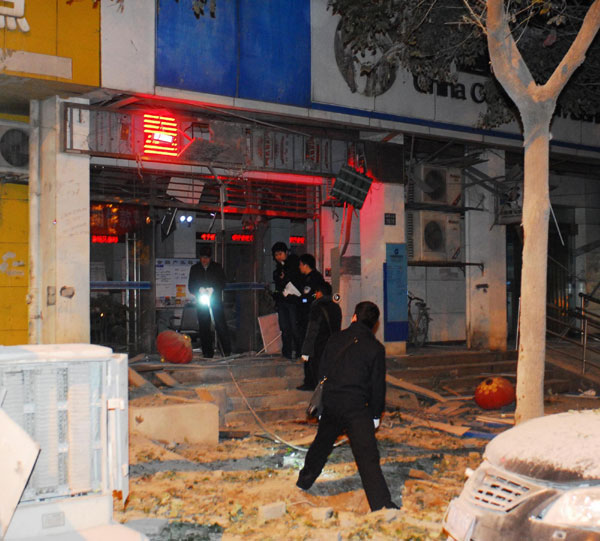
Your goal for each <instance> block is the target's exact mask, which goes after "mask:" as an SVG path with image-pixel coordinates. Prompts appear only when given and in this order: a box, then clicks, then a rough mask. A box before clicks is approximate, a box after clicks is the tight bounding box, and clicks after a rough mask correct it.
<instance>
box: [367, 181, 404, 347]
mask: <svg viewBox="0 0 600 541" xmlns="http://www.w3.org/2000/svg"><path fill="white" fill-rule="evenodd" d="M360 256H361V300H364V301H367V300H368V301H372V302H374V303H375V304H377V306H378V307H379V310H380V311H381V317H380V325H379V329H378V331H377V338H378V340H380V341H381V342H383V343H384V344H385V348H386V352H387V353H388V354H389V355H403V354H404V353H406V339H407V336H406V332H407V323H406V319H407V318H406V308H407V297H406V268H407V267H406V244H405V232H404V185H402V184H391V183H389V184H388V183H385V184H384V183H381V182H373V184H372V185H371V189H370V190H369V194H368V195H367V198H366V199H365V202H364V205H363V207H362V209H361V211H360ZM384 264H385V269H386V272H384Z"/></svg>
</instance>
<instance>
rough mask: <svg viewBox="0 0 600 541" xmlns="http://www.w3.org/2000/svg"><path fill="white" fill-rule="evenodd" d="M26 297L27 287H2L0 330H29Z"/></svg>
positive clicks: (0, 294) (0, 292) (0, 295)
mask: <svg viewBox="0 0 600 541" xmlns="http://www.w3.org/2000/svg"><path fill="white" fill-rule="evenodd" d="M26 297H27V288H26V287H0V330H2V331H13V330H18V329H21V330H23V329H24V330H27V298H26Z"/></svg>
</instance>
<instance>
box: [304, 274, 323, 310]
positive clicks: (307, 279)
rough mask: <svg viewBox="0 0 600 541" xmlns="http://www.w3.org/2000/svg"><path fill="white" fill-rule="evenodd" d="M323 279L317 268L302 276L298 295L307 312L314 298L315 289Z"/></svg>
mask: <svg viewBox="0 0 600 541" xmlns="http://www.w3.org/2000/svg"><path fill="white" fill-rule="evenodd" d="M324 281H325V279H324V278H323V275H322V274H321V273H320V272H319V271H318V270H314V269H313V270H312V271H310V272H309V273H308V274H307V275H305V276H304V284H303V286H302V289H301V290H300V293H302V296H301V297H300V299H301V301H302V304H303V305H304V306H305V307H306V309H307V312H308V307H309V306H310V304H311V303H312V302H313V301H314V300H315V293H316V291H317V287H319V286H320V285H321V284H322V283H323V282H324Z"/></svg>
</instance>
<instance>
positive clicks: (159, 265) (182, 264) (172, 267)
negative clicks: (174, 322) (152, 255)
mask: <svg viewBox="0 0 600 541" xmlns="http://www.w3.org/2000/svg"><path fill="white" fill-rule="evenodd" d="M197 262H198V260H197V259H191V258H174V259H157V260H156V266H155V272H154V277H155V284H156V307H157V308H170V307H174V308H177V307H183V306H184V305H185V304H186V303H187V302H193V301H194V297H193V296H192V294H191V293H190V292H189V291H188V288H187V284H188V278H189V275H190V268H191V266H192V265H193V264H194V263H197Z"/></svg>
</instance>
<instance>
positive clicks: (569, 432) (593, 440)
mask: <svg viewBox="0 0 600 541" xmlns="http://www.w3.org/2000/svg"><path fill="white" fill-rule="evenodd" d="M467 475H469V478H468V480H467V482H466V483H465V486H464V488H463V491H462V493H461V494H460V496H459V497H458V498H455V499H454V500H452V501H451V502H450V505H449V507H448V510H447V512H446V517H445V519H444V530H445V531H446V533H447V534H448V535H449V538H450V539H454V540H457V541H500V540H501V541H527V540H532V541H539V540H542V539H543V540H546V539H547V540H552V541H554V540H566V541H572V540H576V541H579V540H581V541H583V540H585V541H590V540H600V410H585V411H570V412H566V413H558V414H555V415H548V416H546V417H540V418H537V419H532V420H530V421H527V422H525V423H522V424H519V425H518V426H516V427H513V428H511V429H509V430H507V431H506V432H503V433H502V434H500V435H498V436H496V437H495V438H494V439H493V440H492V441H491V442H490V443H489V444H488V445H487V447H486V450H485V453H484V455H483V462H482V463H481V465H480V466H479V467H478V468H477V469H476V470H475V471H470V472H467Z"/></svg>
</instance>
